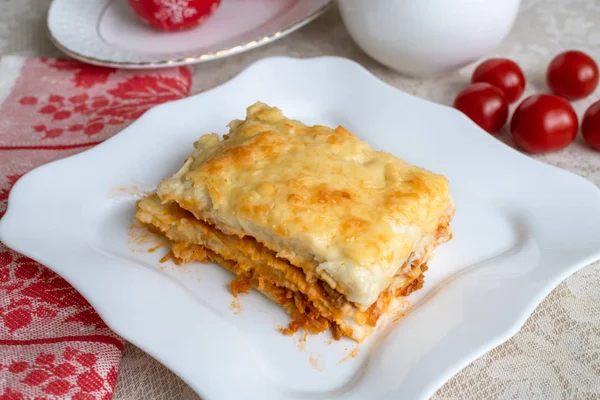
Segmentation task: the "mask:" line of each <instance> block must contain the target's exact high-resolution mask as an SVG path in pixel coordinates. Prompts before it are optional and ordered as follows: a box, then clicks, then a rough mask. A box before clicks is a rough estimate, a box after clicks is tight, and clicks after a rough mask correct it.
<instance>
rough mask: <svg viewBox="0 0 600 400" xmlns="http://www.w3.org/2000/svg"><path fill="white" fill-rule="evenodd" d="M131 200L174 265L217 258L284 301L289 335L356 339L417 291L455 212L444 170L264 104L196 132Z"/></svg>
mask: <svg viewBox="0 0 600 400" xmlns="http://www.w3.org/2000/svg"><path fill="white" fill-rule="evenodd" d="M137 207H138V210H137V214H136V218H137V219H138V220H139V221H141V222H142V223H144V224H147V225H148V226H149V227H151V229H153V230H155V231H160V232H161V233H162V234H164V235H165V236H166V237H167V238H169V239H170V240H171V241H172V243H173V244H172V248H171V252H172V254H171V256H172V257H173V258H174V259H175V261H176V262H178V263H185V262H189V261H205V260H210V261H213V262H216V263H217V264H220V265H221V266H223V267H225V268H227V269H228V270H230V271H232V272H233V273H234V274H235V275H236V278H235V279H234V280H233V281H232V282H231V284H230V289H231V291H232V292H233V293H234V294H237V293H240V292H246V291H248V289H249V288H251V287H252V288H255V289H257V290H259V291H260V292H262V293H263V294H265V295H266V296H267V297H270V298H271V299H273V300H274V301H275V302H277V303H279V304H280V305H281V306H282V307H283V308H285V310H286V311H287V312H288V313H289V314H290V316H291V320H292V322H291V323H290V326H289V328H288V329H287V332H288V333H291V332H294V331H296V330H297V329H300V328H303V329H305V330H306V331H308V332H310V333H318V332H322V331H324V330H327V329H331V330H332V332H333V334H334V337H336V338H340V337H341V336H347V337H350V338H353V339H355V340H357V341H362V340H363V339H364V338H365V337H367V336H368V335H369V334H370V333H371V332H372V330H373V329H374V327H375V326H376V325H377V323H378V321H380V320H381V321H384V320H386V318H385V317H386V316H393V312H394V309H395V308H396V307H397V306H398V304H400V303H402V297H403V296H406V295H408V294H409V293H411V292H412V291H414V290H417V289H419V288H421V286H422V285H423V272H424V271H425V270H426V269H427V261H428V260H429V259H430V257H431V255H432V251H433V250H434V248H435V247H436V246H438V245H439V244H441V243H443V242H446V241H447V240H449V239H450V238H451V235H452V234H451V230H450V225H449V224H450V221H451V220H452V218H453V215H454V203H453V200H452V196H451V194H450V190H449V184H448V181H447V179H446V178H445V177H443V176H442V175H437V174H434V173H432V172H429V171H427V170H424V169H422V168H419V167H416V166H413V165H410V164H408V163H406V162H404V161H402V160H400V159H398V158H396V157H394V156H392V155H391V154H388V153H385V152H381V151H375V150H373V149H371V148H370V147H369V145H368V144H367V143H365V142H363V141H361V140H360V139H358V138H357V137H356V136H355V135H353V134H352V133H351V132H349V131H347V130H346V129H344V128H343V127H341V126H339V127H337V128H335V129H330V128H328V127H325V126H318V125H317V126H307V125H304V124H303V123H301V122H299V121H296V120H290V119H287V118H286V117H285V116H284V115H283V114H282V112H281V110H279V109H278V108H275V107H269V106H267V105H265V104H263V103H256V104H254V105H252V106H250V107H249V108H248V110H247V115H246V119H245V120H234V121H232V122H231V123H230V124H229V133H228V134H227V135H224V136H223V137H222V138H220V137H219V136H218V135H216V134H207V135H204V136H202V137H200V139H199V140H198V141H197V142H196V143H195V144H194V151H193V152H192V154H191V155H190V156H189V157H188V159H187V160H186V161H185V163H184V165H183V167H181V169H180V170H179V171H178V172H177V173H175V174H174V175H173V176H172V177H169V178H167V179H165V180H163V181H162V182H161V183H160V184H159V185H158V187H157V190H156V193H155V194H153V195H151V196H150V197H148V198H146V199H143V200H141V201H140V202H139V203H138V205H137ZM387 319H389V318H387ZM381 321H380V323H381Z"/></svg>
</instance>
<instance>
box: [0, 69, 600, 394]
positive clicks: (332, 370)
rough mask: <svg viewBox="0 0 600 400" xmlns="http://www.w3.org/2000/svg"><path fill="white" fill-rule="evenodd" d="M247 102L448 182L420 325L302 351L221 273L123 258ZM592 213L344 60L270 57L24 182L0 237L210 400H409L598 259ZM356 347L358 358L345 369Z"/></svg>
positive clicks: (521, 159)
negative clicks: (165, 197) (137, 223)
mask: <svg viewBox="0 0 600 400" xmlns="http://www.w3.org/2000/svg"><path fill="white" fill-rule="evenodd" d="M257 100H261V101H265V102H267V103H269V104H273V105H277V106H279V107H281V108H282V109H283V110H284V112H285V113H286V114H288V115H289V116H291V117H293V118H297V119H300V120H303V121H306V122H307V123H310V124H316V123H319V124H325V125H329V126H336V125H337V124H342V125H344V126H345V127H347V128H348V129H350V130H351V131H353V132H355V133H356V134H357V135H358V136H359V137H361V138H363V139H365V140H367V141H368V142H369V143H370V144H371V145H372V146H374V147H375V148H378V149H385V150H387V151H390V152H392V153H394V154H396V155H398V156H400V157H402V158H404V159H406V160H408V161H409V162H412V163H415V164H418V165H421V166H424V167H426V168H429V169H431V170H433V171H437V172H440V173H443V174H445V175H446V176H447V177H448V178H449V180H450V182H451V189H452V192H453V194H454V196H455V199H456V206H457V213H456V217H455V220H454V221H453V223H452V228H453V230H454V239H453V240H452V241H451V242H450V243H448V244H446V245H444V246H442V247H441V248H439V249H438V250H437V252H436V253H437V256H436V258H435V259H434V260H433V261H432V262H431V263H430V270H429V271H427V273H426V279H425V287H424V288H423V289H422V290H420V291H418V292H416V293H414V295H411V297H410V301H411V302H412V304H413V310H412V311H411V312H410V313H409V314H408V315H407V316H406V317H405V318H403V319H402V320H400V321H399V322H398V323H396V324H395V325H393V326H391V327H390V328H388V329H386V330H385V331H384V332H377V333H376V334H374V335H373V336H372V337H371V338H370V339H368V340H367V341H366V342H365V343H362V344H361V345H360V346H358V347H357V346H356V345H355V344H354V342H352V341H350V340H347V339H346V340H342V341H340V342H333V343H330V344H328V343H327V342H328V339H329V336H328V334H322V335H319V336H312V337H309V338H308V340H307V343H306V344H304V345H302V343H299V342H298V338H290V337H287V336H283V335H281V334H280V333H278V332H277V331H276V328H277V327H278V326H284V325H285V324H286V322H287V321H288V318H287V316H286V314H285V313H284V312H283V311H282V310H281V309H280V308H279V307H278V306H276V305H275V304H272V303H271V302H270V301H268V300H266V299H265V298H263V297H262V296H261V295H259V294H257V293H251V294H250V295H246V296H244V297H243V298H242V299H241V300H240V303H239V304H238V305H237V306H235V305H234V307H233V310H232V309H231V308H230V306H231V305H232V297H231V295H230V293H229V292H228V290H227V289H226V285H227V283H228V282H229V281H230V280H231V279H232V276H231V274H229V273H228V272H226V271H225V270H223V269H221V268H219V267H218V266H215V265H203V264H189V265H188V266H186V267H175V266H173V265H172V264H167V265H166V268H165V267H164V266H163V268H162V269H161V267H160V264H159V262H158V260H159V259H160V258H161V257H162V255H163V254H164V253H165V252H166V250H165V249H160V250H157V251H156V252H153V253H149V252H147V251H145V250H144V249H146V248H148V247H151V246H152V243H146V244H143V245H135V244H132V242H131V238H130V236H129V233H128V228H129V227H130V225H131V222H132V220H133V215H134V203H135V201H136V199H137V198H138V197H139V194H137V193H136V192H137V191H140V190H151V189H152V188H154V187H155V185H156V184H157V183H158V182H159V180H161V179H162V178H163V177H165V176H166V175H169V174H171V173H173V172H174V171H175V170H176V169H177V168H178V166H179V165H180V164H181V163H182V162H183V160H184V159H185V157H187V155H188V154H189V153H190V151H191V149H192V142H193V141H194V140H195V139H197V138H198V137H199V136H200V135H201V134H202V133H206V132H219V133H225V132H226V128H225V125H226V124H227V123H228V122H229V121H230V120H231V119H233V118H243V116H244V114H245V108H246V106H248V105H250V104H252V103H253V102H255V101H257ZM598 204H600V191H599V190H598V189H597V188H596V187H595V186H594V185H593V184H592V183H590V182H588V181H586V180H585V179H583V178H581V177H578V176H575V175H573V174H570V173H568V172H565V171H563V170H560V169H557V168H554V167H550V166H548V165H545V164H542V163H540V162H537V161H534V160H532V159H530V158H529V157H527V156H524V155H522V154H520V153H519V152H517V151H515V150H513V149H511V148H509V147H507V146H506V145H504V144H502V143H501V142H499V141H498V140H496V139H495V138H493V137H492V136H491V135H489V134H487V133H485V132H484V131H482V130H481V129H479V128H478V127H477V126H476V125H475V124H473V123H472V122H471V121H470V120H469V119H467V118H466V117H465V116H463V115H462V114H460V113H459V112H457V111H455V110H453V109H451V108H448V107H445V106H441V105H436V104H433V103H429V102H427V101H424V100H420V99H418V98H415V97H412V96H410V95H407V94H405V93H402V92H400V91H398V90H396V89H394V88H392V87H390V86H388V85H386V84H384V83H382V82H380V81H379V80H377V79H376V78H374V77H373V76H372V75H371V74H369V73H368V72H367V71H365V70H364V69H363V68H362V67H360V66H359V65H357V64H355V63H353V62H350V61H348V60H344V59H339V58H317V59H309V60H296V59H289V58H272V59H266V60H262V61H260V62H257V63H256V64H254V65H252V66H251V67H249V68H248V69H247V70H245V71H244V72H243V73H241V74H240V75H239V76H237V77H236V78H234V79H233V80H231V81H230V82H228V83H226V84H224V85H222V86H220V87H218V88H216V89H213V90H210V91H208V92H205V93H202V94H199V95H197V96H194V97H190V98H187V99H184V100H180V101H176V102H172V103H169V104H165V105H161V106H158V107H156V108H154V109H152V110H150V111H149V112H147V113H146V114H145V115H144V116H143V117H142V118H140V119H139V120H138V121H137V122H135V123H134V124H132V125H131V126H130V127H128V128H127V129H125V130H124V131H123V132H121V133H120V134H118V135H117V136H115V137H114V138H112V139H109V140H108V141H106V142H105V143H103V144H101V145H99V146H97V147H95V148H93V149H91V150H89V151H86V152H85V153H82V154H79V155H76V156H73V157H70V158H67V159H64V160H60V161H57V162H54V163H51V164H49V165H46V166H43V167H41V168H38V169H36V170H34V171H33V172H30V173H29V174H27V175H25V176H24V177H23V178H22V179H20V180H19V181H18V182H17V183H16V185H15V186H14V189H13V190H12V192H11V194H10V198H9V205H8V211H7V213H6V215H5V217H4V218H3V220H2V221H1V222H0V238H1V239H2V240H3V241H4V243H6V245H8V246H9V247H12V248H14V249H15V250H17V251H20V252H22V253H24V254H26V255H28V256H30V257H32V258H34V259H36V260H37V261H39V262H41V263H43V264H45V265H47V266H48V267H50V268H52V269H53V270H55V271H56V272H58V273H59V274H60V275H62V276H63V277H64V278H65V279H67V280H68V281H69V282H71V283H72V284H73V285H74V286H75V287H76V288H77V289H78V290H79V291H80V292H81V293H82V294H83V295H84V296H85V297H86V298H87V299H88V300H89V301H90V302H91V304H92V305H93V306H94V308H95V309H96V310H97V311H98V312H99V313H100V315H101V316H102V318H104V320H105V321H106V323H107V324H108V325H109V326H110V327H111V328H113V329H114V330H115V331H116V332H117V333H119V334H120V335H122V336H123V337H124V338H126V339H127V340H129V341H131V342H133V343H134V344H136V345H137V346H139V347H141V348H142V349H144V350H145V351H147V352H148V353H150V354H151V355H152V356H154V357H156V358H157V359H158V360H159V361H161V362H162V363H164V364H165V365H166V366H167V367H169V368H170V369H171V370H173V371H174V372H175V373H177V374H178V375H179V376H181V377H182V378H183V379H184V380H185V381H186V382H188V383H189V384H190V385H191V386H192V387H193V388H194V389H195V390H196V391H197V392H198V393H199V394H200V395H201V396H202V398H203V399H205V400H212V399H219V400H220V399H237V398H244V399H277V400H281V399H292V398H294V399H308V398H310V399H315V398H319V399H320V398H339V399H411V400H413V399H426V398H427V397H428V396H430V395H431V394H432V393H434V391H435V390H436V389H437V388H438V387H439V386H440V385H441V384H442V383H443V382H444V381H445V380H447V379H448V378H450V377H451V376H452V375H453V374H455V373H456V372H458V371H459V370H460V369H461V368H462V367H464V366H465V365H466V364H467V363H469V362H470V361H472V360H474V359H475V358H476V357H478V356H480V355H481V354H483V353H484V352H486V351H488V350H490V349H491V348H493V347H494V346H496V345H498V344H500V343H501V342H503V341H505V340H506V339H508V338H509V337H510V336H511V335H513V334H514V333H515V332H516V331H517V330H518V329H519V328H520V326H521V325H522V324H523V323H524V321H525V319H526V318H527V316H528V315H529V314H530V313H531V312H532V311H533V309H534V308H535V306H536V305H537V304H538V303H539V302H540V301H541V300H542V299H543V298H544V296H546V295H547V294H548V293H549V292H550V290H551V289H552V288H554V287H555V286H556V285H557V284H558V283H559V282H560V281H562V280H563V279H565V278H566V277H567V276H568V275H569V274H571V273H573V272H574V271H576V270H577V269H578V268H581V267H583V266H585V265H587V264H589V263H591V262H593V261H594V260H596V259H598V258H600V248H599V245H598V238H599V237H600V207H598ZM144 246H146V247H144ZM132 250H133V251H132ZM240 307H241V312H239V313H237V314H236V312H237V311H236V308H237V309H238V311H239V308H240ZM355 348H357V349H358V350H357V351H355V355H356V357H354V358H353V357H349V358H347V359H346V360H344V361H342V360H343V359H344V357H345V356H346V355H348V354H349V353H351V351H352V350H354V349H355Z"/></svg>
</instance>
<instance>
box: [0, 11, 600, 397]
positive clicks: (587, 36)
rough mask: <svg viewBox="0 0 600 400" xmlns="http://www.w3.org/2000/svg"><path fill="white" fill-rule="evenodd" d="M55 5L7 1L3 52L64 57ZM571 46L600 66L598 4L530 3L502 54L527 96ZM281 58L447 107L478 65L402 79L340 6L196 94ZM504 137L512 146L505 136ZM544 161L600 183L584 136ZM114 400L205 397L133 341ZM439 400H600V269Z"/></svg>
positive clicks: (205, 78)
mask: <svg viewBox="0 0 600 400" xmlns="http://www.w3.org/2000/svg"><path fill="white" fill-rule="evenodd" d="M84 1H89V0H84ZM497 1H500V0H497ZM48 4H49V0H0V55H2V54H20V55H27V56H60V55H61V54H60V53H59V52H58V51H57V50H56V49H54V48H53V47H52V45H51V43H50V42H49V41H48V39H47V38H46V27H45V17H46V10H47V8H48ZM571 48H576V49H581V50H584V51H586V52H588V53H589V54H591V55H592V56H594V57H595V59H596V60H597V61H599V62H600V1H598V0H524V1H523V4H522V6H521V11H520V15H519V18H518V20H517V22H516V23H515V26H514V28H513V30H512V32H511V34H510V35H509V37H508V38H507V39H506V40H505V41H504V42H503V43H502V45H501V46H500V47H499V48H498V49H497V51H496V52H495V54H497V55H502V56H505V57H509V58H511V59H513V60H515V61H517V62H518V63H519V64H520V65H521V67H522V68H523V70H524V71H525V73H526V75H527V76H528V78H529V85H528V89H527V92H526V95H527V94H529V93H532V92H534V91H538V92H539V91H544V90H545V85H544V71H545V68H546V66H547V64H548V62H549V61H550V59H551V58H552V57H553V56H554V55H555V54H557V53H558V52H560V51H562V50H565V49H571ZM273 55H288V56H295V57H314V56H320V55H337V56H343V57H348V58H351V59H353V60H356V61H358V62H359V63H361V64H363V65H364V66H365V67H367V68H368V69H369V70H370V71H372V72H373V73H374V74H375V75H377V76H378V77H380V78H382V79H383V80H385V81H387V82H389V83H390V84H392V85H394V86H396V87H398V88H400V89H402V90H404V91H406V92H409V93H413V94H415V95H418V96H421V97H423V98H426V99H429V100H432V101H436V102H440V103H445V104H450V103H451V102H452V100H453V98H454V96H455V95H456V93H457V92H458V91H459V90H460V89H461V88H462V87H464V86H465V84H466V83H467V82H468V80H469V76H470V72H471V71H472V69H473V66H469V67H466V68H464V69H463V70H461V71H458V72H456V73H452V74H449V75H447V76H444V77H440V78H437V79H432V80H410V79H406V78H403V77H401V76H399V75H398V74H396V73H394V72H392V71H390V70H388V69H386V68H385V67H383V66H381V65H379V64H377V63H375V62H374V61H372V60H370V59H369V58H368V57H367V56H366V55H365V54H364V53H362V51H361V50H360V49H358V48H357V47H356V45H355V44H354V43H353V42H352V40H351V39H350V37H349V36H348V34H347V33H346V30H345V29H344V26H343V25H342V22H341V20H340V17H339V14H338V13H337V11H336V10H335V8H332V9H331V10H330V11H329V12H327V13H326V14H325V15H323V16H322V17H320V18H319V19H318V20H316V21H315V22H313V23H311V24H310V25H308V26H306V27H304V28H303V29H301V30H300V31H298V32H295V33H293V34H291V35H289V36H287V37H285V38H284V39H282V40H280V41H277V42H275V43H273V44H270V45H267V46H266V47H262V48H260V49H256V50H253V51H251V52H249V53H244V54H240V55H237V56H233V57H231V58H227V59H223V60H218V61H214V62H210V63H207V64H201V65H198V66H196V67H195V68H194V86H193V92H199V91H202V90H205V89H207V88H210V87H214V86H216V85H218V84H220V83H222V82H225V81H226V80H228V79H230V78H231V77H233V76H234V75H236V74H237V73H238V72H239V71H241V70H242V69H243V68H244V67H245V66H247V65H248V64H250V63H251V62H253V61H255V60H257V59H260V58H263V57H267V56H273ZM1 78H2V77H1V76H0V79H1ZM593 99H596V100H597V99H600V89H599V90H597V91H596V93H595V94H594V95H592V96H590V97H589V98H588V99H586V100H582V101H579V102H577V103H575V107H576V109H577V111H578V114H579V116H580V117H581V115H582V113H583V111H584V110H585V108H586V107H587V106H588V105H589V104H590V103H591V102H592V100H593ZM502 140H505V141H507V142H510V140H509V138H508V132H507V131H505V132H503V133H502ZM538 158H540V159H541V160H543V161H545V162H548V163H550V164H553V165H556V166H559V167H561V168H565V169H568V170H570V171H573V172H575V173H577V174H580V175H582V176H584V177H586V178H588V179H590V180H591V181H593V182H594V183H596V184H597V185H599V186H600V153H597V152H592V151H591V150H589V149H587V148H586V147H585V145H583V144H582V142H581V140H580V138H579V139H578V141H577V142H576V143H575V144H574V145H572V146H570V147H569V148H568V149H566V150H563V151H560V152H557V153H553V154H550V155H545V156H540V157H538ZM598 206H599V207H600V204H599V205H598ZM598 246H599V247H600V238H598ZM507 296H510V288H507ZM114 398H115V399H116V400H126V399H148V400H152V399H161V400H170V399H173V400H174V399H177V400H180V399H185V400H187V399H190V400H191V399H198V396H196V395H195V394H194V392H193V391H192V390H191V389H190V388H189V387H188V386H187V385H186V384H185V383H184V382H182V381H181V380H180V379H179V378H177V377H176V376H175V375H174V374H173V373H171V372H170V371H169V370H167V369H166V368H165V367H163V366H162V365H161V364H160V363H158V362H157V361H155V360H154V359H152V358H151V357H149V356H148V355H146V354H145V353H144V352H143V351H141V350H139V349H138V348H136V347H135V346H133V345H130V344H128V345H127V346H126V348H125V353H124V356H123V361H122V364H121V372H120V375H119V380H118V383H117V389H116V392H115V395H114ZM433 398H434V399H437V400H441V399H525V398H527V399H600V263H596V264H593V265H591V266H588V267H586V268H584V269H582V270H581V271H579V272H578V273H576V274H574V275H573V276H571V277H570V278H568V279H567V280H566V281H565V282H563V283H562V284H561V285H559V286H558V287H557V288H556V289H555V290H554V291H553V292H552V293H551V294H550V295H549V296H548V297H547V298H546V299H545V300H544V301H543V302H542V303H541V304H540V305H539V306H538V307H537V309H536V310H535V312H534V313H533V315H532V316H531V317H530V318H529V319H528V321H527V323H526V324H525V326H524V327H523V328H522V329H521V330H520V331H519V333H517V335H515V336H514V337H513V338H512V339H510V340H509V341H507V342H506V343H505V344H503V345H501V346H498V347H497V348H496V349H494V350H492V351H490V352H489V353H487V354H486V355H484V356H483V357H481V358H480V359H478V360H476V361H475V362H473V363H472V364H471V365H469V366H468V367H467V368H465V369H464V370H463V371H462V372H460V373H459V374H458V375H456V376H455V377H454V378H453V379H451V380H450V381H448V382H447V383H446V384H445V385H444V386H443V387H442V388H440V390H439V391H438V392H437V393H436V395H435V396H434V397H433Z"/></svg>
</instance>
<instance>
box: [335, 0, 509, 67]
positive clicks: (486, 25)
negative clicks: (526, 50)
mask: <svg viewBox="0 0 600 400" xmlns="http://www.w3.org/2000/svg"><path fill="white" fill-rule="evenodd" d="M338 4H339V8H340V13H341V15H342V19H343V20H344V24H345V25H346V28H347V29H348V32H349V33H350V35H351V36H352V38H353V39H354V40H355V41H356V43H357V44H358V45H359V46H360V47H361V48H362V49H363V50H364V51H365V52H366V53H367V54H369V55H370V56H371V57H373V58H374V59H376V60H378V61H379V62H381V63H383V64H385V65H387V66H389V67H390V68H393V69H395V70H397V71H398V72H401V73H403V74H405V75H409V76H413V77H431V76H435V75H439V74H441V73H444V72H446V71H449V70H452V69H456V68H459V67H462V66H464V65H467V64H469V63H471V62H473V61H475V60H477V59H479V58H481V57H483V56H485V55H486V54H489V53H490V52H491V51H492V50H493V49H494V48H495V47H496V46H497V45H498V44H499V43H500V42H501V41H502V39H504V37H505V36H506V35H507V34H508V32H509V31H510V28H511V26H512V24H513V22H514V20H515V18H516V16H517V12H518V9H519V4H520V0H338Z"/></svg>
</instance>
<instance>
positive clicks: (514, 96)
mask: <svg viewBox="0 0 600 400" xmlns="http://www.w3.org/2000/svg"><path fill="white" fill-rule="evenodd" d="M471 82H472V83H477V82H486V83H489V84H490V85H493V86H496V87H497V88H498V89H500V90H502V92H503V93H504V98H506V101H507V102H508V103H514V102H515V101H517V100H518V99H519V97H521V95H522V94H523V91H524V90H525V75H523V71H521V68H520V67H519V66H518V65H517V63H515V62H514V61H511V60H509V59H507V58H490V59H489V60H485V61H484V62H482V63H481V64H479V65H478V66H477V68H476V69H475V71H474V72H473V76H472V77H471Z"/></svg>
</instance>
